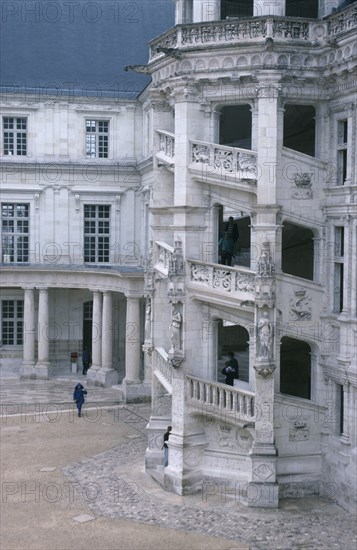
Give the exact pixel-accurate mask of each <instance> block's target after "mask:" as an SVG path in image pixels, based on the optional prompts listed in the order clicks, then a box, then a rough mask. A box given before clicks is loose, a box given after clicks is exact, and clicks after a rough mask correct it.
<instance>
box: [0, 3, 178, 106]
mask: <svg viewBox="0 0 357 550" xmlns="http://www.w3.org/2000/svg"><path fill="white" fill-rule="evenodd" d="M173 25H174V1H173V0H135V1H133V2H132V1H130V0H95V1H91V0H36V1H35V0H34V1H32V0H29V1H26V2H4V3H3V5H2V33H1V38H0V47H1V50H0V60H1V66H0V74H1V85H2V87H3V89H4V88H5V90H7V91H8V92H11V91H17V92H18V91H22V90H25V89H26V90H32V91H33V92H34V93H36V92H37V91H38V90H39V89H42V90H43V89H45V90H46V91H47V92H48V94H49V93H50V91H51V90H54V91H55V92H56V91H57V90H67V89H69V90H75V93H76V95H77V94H78V95H85V96H86V95H88V96H89V95H91V96H95V97H100V96H105V95H112V96H113V95H114V97H119V98H125V97H136V96H137V95H138V94H139V93H140V92H141V91H142V90H143V89H144V88H145V86H146V85H147V84H148V82H149V78H148V77H147V76H145V75H141V74H136V73H134V72H132V71H129V72H124V70H123V67H124V66H125V65H136V64H145V63H147V61H148V46H147V43H148V41H149V40H151V39H152V38H155V37H156V36H158V35H160V34H162V33H163V32H164V31H166V30H167V29H169V28H170V27H172V26H173ZM58 93H59V92H58Z"/></svg>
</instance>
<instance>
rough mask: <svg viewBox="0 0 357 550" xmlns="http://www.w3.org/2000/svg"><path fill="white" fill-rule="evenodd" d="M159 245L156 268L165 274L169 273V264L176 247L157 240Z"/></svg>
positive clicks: (156, 242) (157, 245)
mask: <svg viewBox="0 0 357 550" xmlns="http://www.w3.org/2000/svg"><path fill="white" fill-rule="evenodd" d="M155 244H156V247H157V261H156V263H155V269H158V270H159V271H161V272H162V273H163V274H164V275H166V276H167V275H168V272H169V265H170V259H171V256H172V253H173V251H174V248H173V247H172V246H170V245H169V244H167V243H164V242H161V241H155Z"/></svg>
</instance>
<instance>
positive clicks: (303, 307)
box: [290, 288, 311, 321]
mask: <svg viewBox="0 0 357 550" xmlns="http://www.w3.org/2000/svg"><path fill="white" fill-rule="evenodd" d="M294 294H295V298H291V300H290V317H291V319H295V320H300V321H304V320H306V319H311V296H306V290H304V289H302V288H299V289H296V290H295V291H294Z"/></svg>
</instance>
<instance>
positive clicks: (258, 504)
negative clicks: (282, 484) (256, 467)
mask: <svg viewBox="0 0 357 550" xmlns="http://www.w3.org/2000/svg"><path fill="white" fill-rule="evenodd" d="M247 505H248V507H250V508H278V507H279V484H278V483H259V482H256V481H251V482H249V483H248V489H247Z"/></svg>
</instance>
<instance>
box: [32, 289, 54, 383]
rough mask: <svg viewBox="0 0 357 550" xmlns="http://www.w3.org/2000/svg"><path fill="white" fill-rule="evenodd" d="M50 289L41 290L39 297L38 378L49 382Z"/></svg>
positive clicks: (36, 368)
mask: <svg viewBox="0 0 357 550" xmlns="http://www.w3.org/2000/svg"><path fill="white" fill-rule="evenodd" d="M48 320H49V315H48V288H40V290H39V297H38V358H37V363H36V367H35V372H36V378H40V379H43V380H48V378H49V377H50V374H51V364H50V358H49V357H50V335H49V326H48V325H49V323H48Z"/></svg>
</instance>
